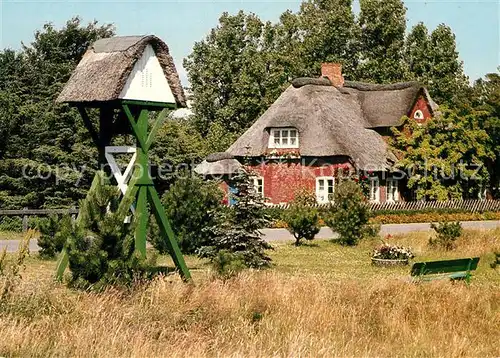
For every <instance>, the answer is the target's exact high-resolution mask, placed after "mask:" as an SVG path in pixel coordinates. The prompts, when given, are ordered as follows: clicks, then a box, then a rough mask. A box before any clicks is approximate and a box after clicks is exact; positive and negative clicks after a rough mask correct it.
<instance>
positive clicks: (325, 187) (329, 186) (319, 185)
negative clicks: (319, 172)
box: [316, 177, 335, 204]
mask: <svg viewBox="0 0 500 358" xmlns="http://www.w3.org/2000/svg"><path fill="white" fill-rule="evenodd" d="M334 190H335V178H334V177H318V178H316V201H317V202H318V203H320V204H324V203H329V202H330V201H333V192H334Z"/></svg>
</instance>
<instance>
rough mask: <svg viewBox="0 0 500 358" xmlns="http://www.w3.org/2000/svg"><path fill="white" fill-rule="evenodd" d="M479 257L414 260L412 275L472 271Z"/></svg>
mask: <svg viewBox="0 0 500 358" xmlns="http://www.w3.org/2000/svg"><path fill="white" fill-rule="evenodd" d="M478 262H479V257H473V258H468V259H458V260H444V261H430V262H416V263H414V264H413V266H412V268H411V275H412V276H420V275H431V274H439V273H448V272H461V271H473V270H475V269H476V268H477V264H478Z"/></svg>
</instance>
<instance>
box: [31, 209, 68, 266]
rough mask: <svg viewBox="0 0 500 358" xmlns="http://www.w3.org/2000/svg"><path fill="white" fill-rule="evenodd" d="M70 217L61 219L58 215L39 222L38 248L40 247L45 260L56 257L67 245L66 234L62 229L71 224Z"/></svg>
mask: <svg viewBox="0 0 500 358" xmlns="http://www.w3.org/2000/svg"><path fill="white" fill-rule="evenodd" d="M71 220H72V219H71V217H70V216H69V215H65V216H63V217H62V218H61V219H59V217H58V216H57V215H53V216H50V217H48V218H47V220H40V221H39V222H38V231H40V237H39V238H38V246H40V251H39V253H40V256H41V257H43V258H53V257H55V256H56V255H57V254H58V253H59V252H61V250H62V249H63V247H64V244H65V243H66V236H65V235H66V234H65V233H64V232H62V231H61V228H62V227H68V225H69V224H70V223H71Z"/></svg>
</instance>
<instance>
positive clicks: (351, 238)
mask: <svg viewBox="0 0 500 358" xmlns="http://www.w3.org/2000/svg"><path fill="white" fill-rule="evenodd" d="M369 219H370V210H369V208H368V206H367V205H366V198H365V196H364V194H363V191H362V190H361V188H360V187H359V185H358V184H356V183H355V182H353V181H352V180H344V181H342V182H340V184H339V185H337V187H336V189H335V194H334V204H333V205H332V207H331V214H330V215H328V216H327V217H326V218H325V223H326V225H328V226H329V227H330V228H331V229H332V230H333V231H335V232H337V233H338V234H339V236H340V238H339V241H340V243H341V244H342V245H349V246H353V245H356V244H357V243H358V242H359V240H361V239H363V237H365V236H368V235H369V234H370V235H373V234H374V232H370V231H373V228H372V227H370V225H369V223H368V222H369Z"/></svg>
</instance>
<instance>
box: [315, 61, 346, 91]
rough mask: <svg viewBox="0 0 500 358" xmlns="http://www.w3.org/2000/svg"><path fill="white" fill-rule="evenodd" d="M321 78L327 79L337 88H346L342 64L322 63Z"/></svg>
mask: <svg viewBox="0 0 500 358" xmlns="http://www.w3.org/2000/svg"><path fill="white" fill-rule="evenodd" d="M321 76H322V77H327V78H328V79H329V80H330V82H331V83H332V85H334V86H335V87H343V86H344V77H343V76H342V64H340V63H322V64H321Z"/></svg>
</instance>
